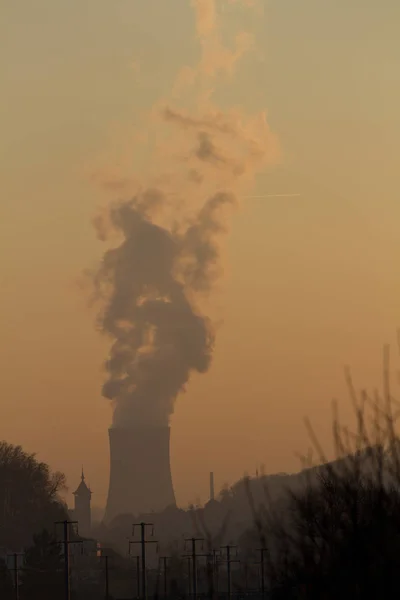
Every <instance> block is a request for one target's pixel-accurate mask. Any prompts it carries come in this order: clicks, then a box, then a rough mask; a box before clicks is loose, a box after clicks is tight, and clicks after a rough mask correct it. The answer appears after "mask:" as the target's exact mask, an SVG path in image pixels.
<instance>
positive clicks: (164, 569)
mask: <svg viewBox="0 0 400 600" xmlns="http://www.w3.org/2000/svg"><path fill="white" fill-rule="evenodd" d="M168 559H169V556H160V562H161V561H162V563H163V579H164V598H166V597H167V595H168V576H167V573H168V564H167V562H168Z"/></svg>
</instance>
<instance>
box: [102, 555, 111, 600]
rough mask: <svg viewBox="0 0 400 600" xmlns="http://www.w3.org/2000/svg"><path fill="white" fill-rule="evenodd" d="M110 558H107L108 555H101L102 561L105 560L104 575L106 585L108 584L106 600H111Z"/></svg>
mask: <svg viewBox="0 0 400 600" xmlns="http://www.w3.org/2000/svg"><path fill="white" fill-rule="evenodd" d="M108 558H109V557H108V556H107V554H104V555H103V554H101V555H100V560H104V574H105V584H106V596H105V600H109V598H110V591H109V579H108Z"/></svg>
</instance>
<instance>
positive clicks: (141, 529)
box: [130, 522, 157, 600]
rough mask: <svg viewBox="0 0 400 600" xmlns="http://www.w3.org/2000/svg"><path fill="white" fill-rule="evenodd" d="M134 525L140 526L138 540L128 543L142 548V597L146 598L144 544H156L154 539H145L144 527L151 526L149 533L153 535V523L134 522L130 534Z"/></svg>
mask: <svg viewBox="0 0 400 600" xmlns="http://www.w3.org/2000/svg"><path fill="white" fill-rule="evenodd" d="M135 527H140V540H139V541H132V542H130V544H140V545H141V549H142V599H143V600H147V581H146V544H156V543H157V541H156V540H146V527H151V535H152V536H153V535H154V525H153V523H143V522H142V523H134V524H133V525H132V535H133V536H134V535H135Z"/></svg>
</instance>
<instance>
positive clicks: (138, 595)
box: [129, 542, 140, 599]
mask: <svg viewBox="0 0 400 600" xmlns="http://www.w3.org/2000/svg"><path fill="white" fill-rule="evenodd" d="M134 543H135V542H129V556H131V544H134ZM132 558H135V559H136V597H137V598H138V599H139V598H140V556H139V555H137V556H132Z"/></svg>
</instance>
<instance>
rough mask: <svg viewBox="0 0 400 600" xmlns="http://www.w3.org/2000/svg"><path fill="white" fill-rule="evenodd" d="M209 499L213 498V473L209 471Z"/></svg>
mask: <svg viewBox="0 0 400 600" xmlns="http://www.w3.org/2000/svg"><path fill="white" fill-rule="evenodd" d="M210 500H214V473H213V472H212V471H211V473H210Z"/></svg>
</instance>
